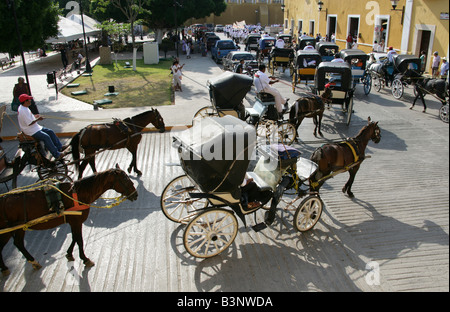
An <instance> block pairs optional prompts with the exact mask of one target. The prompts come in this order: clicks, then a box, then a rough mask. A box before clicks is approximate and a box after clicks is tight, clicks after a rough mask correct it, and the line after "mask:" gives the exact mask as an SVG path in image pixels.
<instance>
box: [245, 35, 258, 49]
mask: <svg viewBox="0 0 450 312" xmlns="http://www.w3.org/2000/svg"><path fill="white" fill-rule="evenodd" d="M260 39H261V35H260V34H249V35H248V36H247V38H246V39H245V41H244V43H245V51H248V52H251V51H258V50H259V40H260Z"/></svg>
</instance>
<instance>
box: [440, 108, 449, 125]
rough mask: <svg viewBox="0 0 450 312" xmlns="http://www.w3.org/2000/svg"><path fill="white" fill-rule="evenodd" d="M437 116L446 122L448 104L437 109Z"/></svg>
mask: <svg viewBox="0 0 450 312" xmlns="http://www.w3.org/2000/svg"><path fill="white" fill-rule="evenodd" d="M439 117H440V118H441V120H442V121H443V122H445V123H448V104H446V105H442V107H441V108H440V109H439Z"/></svg>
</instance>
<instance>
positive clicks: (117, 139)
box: [70, 109, 165, 179]
mask: <svg viewBox="0 0 450 312" xmlns="http://www.w3.org/2000/svg"><path fill="white" fill-rule="evenodd" d="M149 123H152V124H153V125H154V126H155V127H156V128H157V129H158V130H159V131H160V132H164V131H165V125H164V120H163V118H162V117H161V115H160V114H159V112H158V110H156V109H152V110H149V111H146V112H144V113H142V114H139V115H136V116H134V117H131V118H127V119H125V120H123V122H120V121H117V122H112V123H107V124H99V125H89V126H87V127H86V128H84V129H82V130H81V131H80V132H78V133H77V134H75V135H74V136H73V138H72V141H71V142H70V145H71V146H72V156H73V160H74V161H75V162H76V163H75V166H76V168H77V170H78V179H81V177H82V176H83V171H84V169H85V168H86V166H87V164H88V163H89V165H90V166H91V168H92V171H93V172H94V173H95V172H97V169H96V168H95V153H96V152H97V151H98V150H101V149H111V150H116V149H120V148H125V147H126V148H127V149H128V150H129V151H130V153H131V154H132V155H133V159H132V161H131V163H130V166H129V167H128V173H131V169H134V172H136V173H137V174H138V175H142V172H141V171H139V170H138V169H137V165H136V163H137V161H136V152H137V148H138V145H139V143H140V142H141V139H142V134H141V132H142V130H143V129H144V128H145V127H146V126H147V125H148V124H149ZM80 147H81V148H82V149H84V155H85V158H86V159H84V160H83V161H81V164H80V163H79V162H78V160H79V159H80Z"/></svg>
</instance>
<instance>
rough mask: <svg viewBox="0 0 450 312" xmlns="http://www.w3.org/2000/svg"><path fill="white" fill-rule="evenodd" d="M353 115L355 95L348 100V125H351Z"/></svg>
mask: <svg viewBox="0 0 450 312" xmlns="http://www.w3.org/2000/svg"><path fill="white" fill-rule="evenodd" d="M352 115H353V97H351V98H350V100H349V101H348V106H347V126H349V125H350V121H352Z"/></svg>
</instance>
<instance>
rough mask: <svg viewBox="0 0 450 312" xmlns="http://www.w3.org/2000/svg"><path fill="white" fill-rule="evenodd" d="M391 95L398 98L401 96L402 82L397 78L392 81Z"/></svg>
mask: <svg viewBox="0 0 450 312" xmlns="http://www.w3.org/2000/svg"><path fill="white" fill-rule="evenodd" d="M392 95H393V96H394V97H395V98H396V99H400V98H401V97H402V96H403V83H402V81H401V80H400V79H398V78H397V79H394V81H393V82H392Z"/></svg>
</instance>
